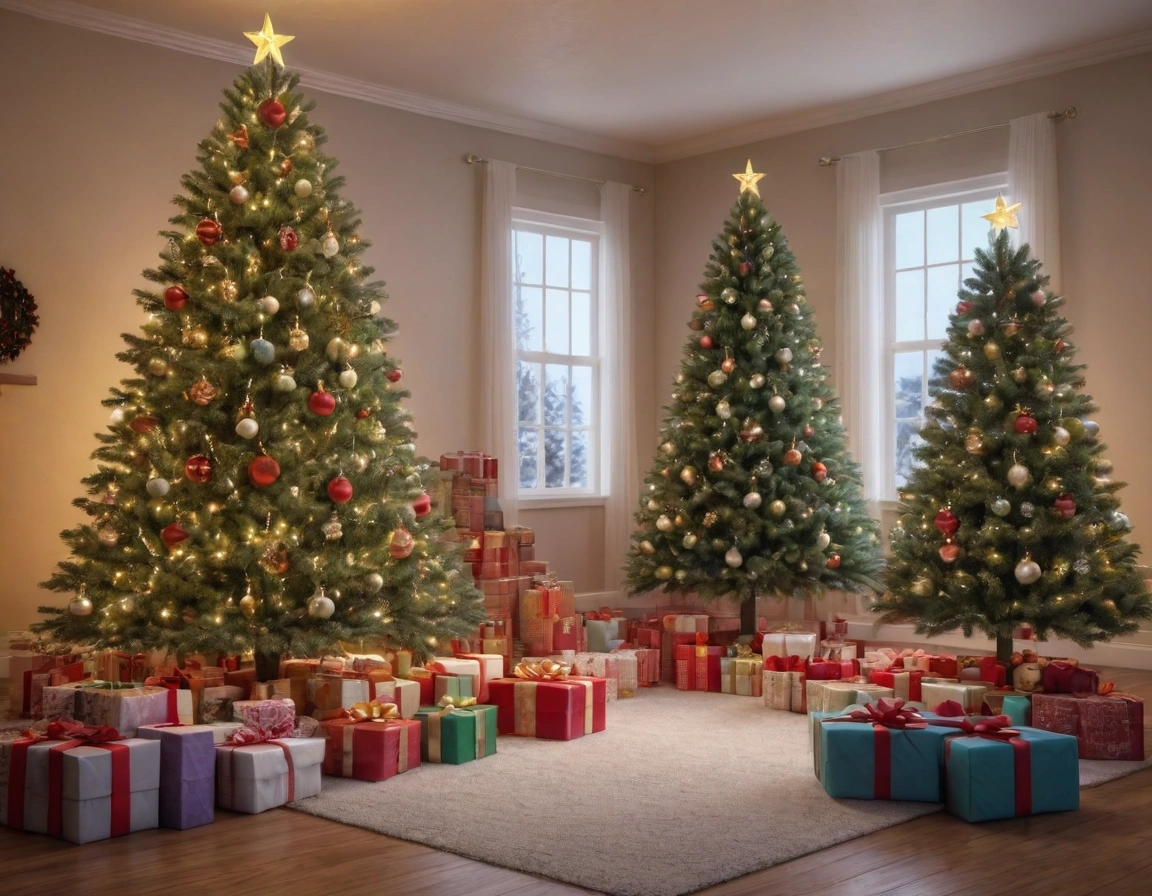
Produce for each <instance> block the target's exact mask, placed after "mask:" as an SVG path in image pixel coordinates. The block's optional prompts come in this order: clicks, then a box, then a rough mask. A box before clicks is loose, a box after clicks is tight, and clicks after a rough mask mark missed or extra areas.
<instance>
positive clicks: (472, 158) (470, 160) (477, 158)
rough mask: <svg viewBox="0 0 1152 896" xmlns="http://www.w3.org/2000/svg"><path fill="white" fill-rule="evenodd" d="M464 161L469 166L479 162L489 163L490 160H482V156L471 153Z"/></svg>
mask: <svg viewBox="0 0 1152 896" xmlns="http://www.w3.org/2000/svg"><path fill="white" fill-rule="evenodd" d="M464 161H465V162H467V163H468V164H469V165H475V164H476V163H477V162H487V161H488V160H487V159H482V158H480V156H478V155H476V153H474V152H470V153H468V155H466V156H464Z"/></svg>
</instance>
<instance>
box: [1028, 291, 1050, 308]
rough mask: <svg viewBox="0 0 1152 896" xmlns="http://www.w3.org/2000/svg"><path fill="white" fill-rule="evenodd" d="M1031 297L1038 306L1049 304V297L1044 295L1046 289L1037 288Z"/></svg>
mask: <svg viewBox="0 0 1152 896" xmlns="http://www.w3.org/2000/svg"><path fill="white" fill-rule="evenodd" d="M1029 298H1030V299H1031V300H1032V304H1033V305H1035V306H1036V307H1037V308H1043V307H1044V306H1045V305H1046V304H1048V297H1047V296H1046V295H1044V290H1042V289H1038V290H1036V292H1034V293H1032V295H1030V296H1029Z"/></svg>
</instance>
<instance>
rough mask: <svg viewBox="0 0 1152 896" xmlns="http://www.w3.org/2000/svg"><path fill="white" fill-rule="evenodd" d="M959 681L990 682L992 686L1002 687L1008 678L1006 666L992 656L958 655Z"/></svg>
mask: <svg viewBox="0 0 1152 896" xmlns="http://www.w3.org/2000/svg"><path fill="white" fill-rule="evenodd" d="M956 663H957V665H958V666H959V672H960V674H959V676H958V677H959V679H960V680H961V681H984V682H990V684H991V687H993V688H1002V687H1004V683H1005V682H1006V681H1007V680H1008V668H1007V666H1005V665H1004V664H1003V663H1001V662H999V661H998V660H997V659H996V657H994V656H958V657H956Z"/></svg>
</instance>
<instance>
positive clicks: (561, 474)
mask: <svg viewBox="0 0 1152 896" xmlns="http://www.w3.org/2000/svg"><path fill="white" fill-rule="evenodd" d="M567 441H568V434H567V433H566V432H565V431H564V430H562V429H546V430H544V486H545V488H564V486H565V485H567V484H568V483H567V475H566V471H565V457H566V456H567V454H568V451H567V448H568V446H567V445H566V444H565V443H566V442H567Z"/></svg>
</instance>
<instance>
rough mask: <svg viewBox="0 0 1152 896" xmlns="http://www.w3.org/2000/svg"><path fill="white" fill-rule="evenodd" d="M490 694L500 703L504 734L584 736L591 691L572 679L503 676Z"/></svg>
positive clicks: (499, 723) (500, 728) (499, 722)
mask: <svg viewBox="0 0 1152 896" xmlns="http://www.w3.org/2000/svg"><path fill="white" fill-rule="evenodd" d="M601 680H603V679H601ZM488 693H489V696H490V698H491V700H492V702H493V703H494V704H495V705H496V709H497V714H496V725H497V730H498V731H499V732H500V733H501V734H516V735H520V736H521V737H537V738H544V739H547V740H572V739H574V738H577V737H583V736H584V729H585V710H586V701H587V692H586V690H585V689H584V688H583V687H582V686H580V685H578V684H576V683H575V682H573V681H571V680H570V679H564V680H560V681H528V680H524V679H520V678H501V679H499V680H497V681H494V682H492V683H491V684H490V685H489V686H488Z"/></svg>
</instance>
